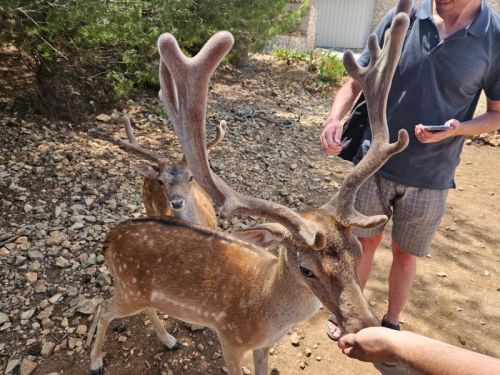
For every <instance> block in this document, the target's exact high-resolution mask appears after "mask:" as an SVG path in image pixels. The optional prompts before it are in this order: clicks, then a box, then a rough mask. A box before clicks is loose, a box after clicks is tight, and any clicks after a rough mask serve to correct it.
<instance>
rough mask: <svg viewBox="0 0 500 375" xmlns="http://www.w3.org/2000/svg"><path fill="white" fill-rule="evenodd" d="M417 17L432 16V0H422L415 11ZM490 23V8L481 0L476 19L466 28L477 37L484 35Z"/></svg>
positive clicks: (484, 0)
mask: <svg viewBox="0 0 500 375" xmlns="http://www.w3.org/2000/svg"><path fill="white" fill-rule="evenodd" d="M416 16H417V18H419V19H421V20H426V19H431V18H432V0H422V4H421V5H420V8H419V9H418V10H417V13H416ZM490 23H491V9H490V7H489V6H488V4H486V0H482V1H481V9H480V10H479V14H478V15H477V17H476V19H475V20H474V21H473V22H472V23H471V25H470V26H469V27H468V28H467V31H468V32H469V33H470V34H472V35H474V36H475V37H477V38H480V37H482V36H484V35H486V32H487V31H488V28H489V26H490Z"/></svg>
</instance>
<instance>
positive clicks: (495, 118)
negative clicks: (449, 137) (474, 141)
mask: <svg viewBox="0 0 500 375" xmlns="http://www.w3.org/2000/svg"><path fill="white" fill-rule="evenodd" d="M499 129H500V112H498V111H488V112H486V113H484V114H482V115H481V116H478V117H476V118H474V119H472V120H469V121H464V122H461V123H460V126H459V127H458V128H457V129H456V132H455V135H460V136H473V135H478V134H481V133H489V132H492V131H495V130H499Z"/></svg>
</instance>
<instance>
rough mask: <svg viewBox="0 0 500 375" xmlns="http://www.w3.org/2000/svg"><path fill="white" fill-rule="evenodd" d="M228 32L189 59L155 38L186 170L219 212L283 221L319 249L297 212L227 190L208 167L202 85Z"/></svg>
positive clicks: (164, 95)
mask: <svg viewBox="0 0 500 375" xmlns="http://www.w3.org/2000/svg"><path fill="white" fill-rule="evenodd" d="M233 43H234V39H233V36H232V35H231V34H230V33H229V32H227V31H222V32H218V33H216V34H215V35H213V36H212V37H211V38H210V39H209V41H208V42H207V43H206V44H205V45H204V46H203V48H202V49H201V50H200V52H199V53H198V54H197V55H196V56H194V57H191V58H188V57H186V56H185V55H184V54H183V53H182V52H181V50H180V48H179V46H178V44H177V41H176V40H175V38H174V36H173V35H171V34H168V33H166V34H162V35H161V36H160V38H159V40H158V50H159V52H160V56H161V61H160V85H161V91H160V99H161V100H162V102H163V104H164V105H165V108H166V110H167V112H168V114H169V116H170V120H171V121H172V123H173V125H174V129H175V132H176V134H177V137H178V138H179V141H180V142H181V144H182V149H183V150H184V155H185V156H186V159H187V161H188V165H189V168H190V169H191V171H192V173H193V175H194V176H195V178H196V180H197V181H198V183H199V184H200V185H201V186H202V187H203V189H204V190H205V191H206V192H207V193H208V194H209V195H210V196H211V197H212V199H213V200H214V202H215V203H216V204H217V205H218V206H220V207H221V215H222V216H227V215H229V214H231V213H233V212H234V213H241V214H247V215H253V216H260V217H264V218H267V219H270V220H273V221H277V222H279V223H281V224H283V225H284V226H285V227H287V228H288V230H290V232H291V233H292V234H293V235H294V236H295V238H301V239H303V240H304V241H305V242H306V243H307V244H308V245H311V246H314V247H316V248H322V247H324V242H325V240H324V235H323V233H321V232H317V231H315V230H314V229H312V228H311V227H310V226H309V225H308V224H307V223H306V222H305V221H304V220H303V219H302V218H301V217H300V216H299V215H298V214H297V213H295V212H294V211H292V210H290V209H289V208H287V207H285V206H282V205H279V204H277V203H274V202H269V201H266V200H263V199H259V198H255V197H251V196H247V195H244V194H241V193H238V192H237V191H235V190H233V189H232V188H230V187H229V186H228V185H227V184H226V183H225V182H224V181H223V180H222V179H220V178H219V176H217V175H216V174H215V173H213V171H212V170H211V169H210V166H209V164H208V156H207V150H206V147H205V137H206V136H205V113H206V107H207V97H208V83H209V80H210V77H211V76H212V74H213V72H214V70H215V69H216V67H217V66H218V65H219V63H220V62H221V60H222V59H223V58H224V56H225V55H226V53H227V52H228V51H229V50H230V49H231V47H232V45H233Z"/></svg>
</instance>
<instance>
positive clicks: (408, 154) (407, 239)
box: [321, 0, 500, 339]
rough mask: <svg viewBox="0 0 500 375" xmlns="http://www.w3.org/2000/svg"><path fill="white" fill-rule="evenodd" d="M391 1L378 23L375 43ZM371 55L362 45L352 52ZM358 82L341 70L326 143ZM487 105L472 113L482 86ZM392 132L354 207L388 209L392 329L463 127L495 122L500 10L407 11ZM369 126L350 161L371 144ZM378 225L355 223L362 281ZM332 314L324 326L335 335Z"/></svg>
mask: <svg viewBox="0 0 500 375" xmlns="http://www.w3.org/2000/svg"><path fill="white" fill-rule="evenodd" d="M394 12H395V11H394V10H392V11H390V12H389V13H388V14H387V15H386V16H385V17H384V18H383V19H382V21H381V22H380V24H379V25H378V26H377V28H376V31H375V33H376V35H377V37H378V40H379V43H380V44H381V45H382V43H383V40H384V38H383V36H384V33H385V32H386V30H387V29H388V28H389V26H390V23H391V21H392V18H393V16H394ZM358 62H359V64H360V65H363V66H366V65H368V62H369V53H368V51H367V49H365V51H364V52H363V53H362V55H361V56H360V58H359V60H358ZM360 91H361V87H360V85H359V84H358V83H357V82H356V81H355V80H353V79H349V80H348V81H347V82H346V83H345V84H344V85H343V86H342V88H341V89H340V90H339V91H338V93H337V96H336V97H335V100H334V102H333V105H332V109H331V111H330V114H329V115H328V118H327V120H326V122H325V127H324V130H323V132H322V134H321V143H322V146H323V148H324V150H325V151H326V152H332V153H338V152H340V151H341V146H340V138H341V134H342V124H341V119H342V118H343V117H344V116H345V115H346V113H347V112H348V111H349V109H350V108H351V106H352V105H353V103H354V101H355V100H356V98H357V96H358V95H359V93H360ZM483 91H484V93H485V95H486V97H487V110H486V112H485V113H484V114H481V115H480V116H478V117H475V118H474V117H473V115H474V112H475V109H476V106H477V102H478V100H479V96H480V94H481V92H483ZM387 120H388V125H389V133H390V138H391V142H393V141H395V140H396V139H397V133H398V130H399V129H402V128H404V129H407V130H408V133H409V134H410V143H409V145H408V148H407V149H406V150H404V151H403V152H401V153H399V154H397V155H395V156H393V157H392V158H390V159H389V160H388V162H387V163H386V164H385V165H384V166H383V167H382V168H381V169H380V171H379V172H377V173H376V174H375V175H374V176H373V177H372V178H370V179H369V180H368V181H367V182H366V183H365V184H364V185H363V187H362V188H361V189H360V191H359V193H358V196H357V200H356V208H357V209H358V210H359V211H360V212H362V213H364V214H365V215H376V214H386V215H388V216H389V217H392V220H393V228H392V233H391V236H392V244H391V247H392V254H393V261H392V265H391V269H390V273H389V296H388V301H389V304H388V309H387V312H386V314H385V315H384V317H383V319H382V325H383V326H385V327H388V328H392V329H399V315H400V313H401V311H402V310H403V308H404V305H405V303H406V301H407V299H408V296H409V294H410V291H411V287H412V284H413V280H414V277H415V272H416V263H417V258H418V257H421V256H425V255H427V254H428V253H429V251H430V246H431V242H432V238H433V236H434V233H435V232H436V230H437V228H438V226H439V223H440V221H441V217H442V216H443V213H444V210H445V206H446V196H447V193H448V189H450V188H454V187H455V183H454V174H455V169H456V167H457V165H458V163H459V160H460V153H461V151H462V147H463V144H464V140H465V137H466V136H470V135H475V134H480V133H487V132H492V131H495V130H498V129H500V17H499V15H498V14H496V13H495V12H494V11H493V10H492V9H491V8H490V6H489V5H488V4H487V2H486V1H485V0H482V1H481V0H422V3H421V5H420V6H419V7H414V8H413V9H412V12H411V14H410V29H409V31H408V34H407V36H406V40H405V43H404V47H403V52H402V54H401V60H400V62H399V65H398V68H397V70H396V73H395V75H394V79H393V82H392V87H391V91H390V93H389V98H388V103H387ZM422 124H424V125H426V124H428V125H431V124H432V125H442V124H447V125H450V129H449V130H445V131H440V132H434V133H433V132H430V131H427V130H426V129H425V128H424V127H423V126H422ZM370 137H371V134H370V130H369V129H367V131H366V133H365V135H364V140H363V143H362V146H361V147H360V150H359V151H358V154H357V156H356V157H355V160H354V162H357V161H359V160H360V159H361V158H362V157H363V155H364V153H366V150H367V149H368V147H369V145H370ZM383 229H384V228H383V227H379V228H375V229H374V230H355V232H354V233H355V234H356V235H357V236H358V238H359V240H360V242H361V245H362V247H363V255H362V258H361V261H360V264H359V267H358V274H359V280H360V283H361V287H364V286H365V284H366V282H367V280H368V278H369V276H370V271H371V267H372V262H373V257H374V253H375V250H376V249H377V246H378V245H379V243H380V241H381V239H382V231H383ZM335 323H336V319H335V317H334V316H331V317H330V322H329V324H328V327H327V333H328V335H329V336H330V337H331V338H332V339H338V338H339V336H340V335H341V332H340V329H339V327H337V325H336V324H335Z"/></svg>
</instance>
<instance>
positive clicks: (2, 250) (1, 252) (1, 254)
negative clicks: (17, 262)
mask: <svg viewBox="0 0 500 375" xmlns="http://www.w3.org/2000/svg"><path fill="white" fill-rule="evenodd" d="M9 255H10V251H9V249H7V248H6V247H2V248H0V257H7V256H9Z"/></svg>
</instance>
